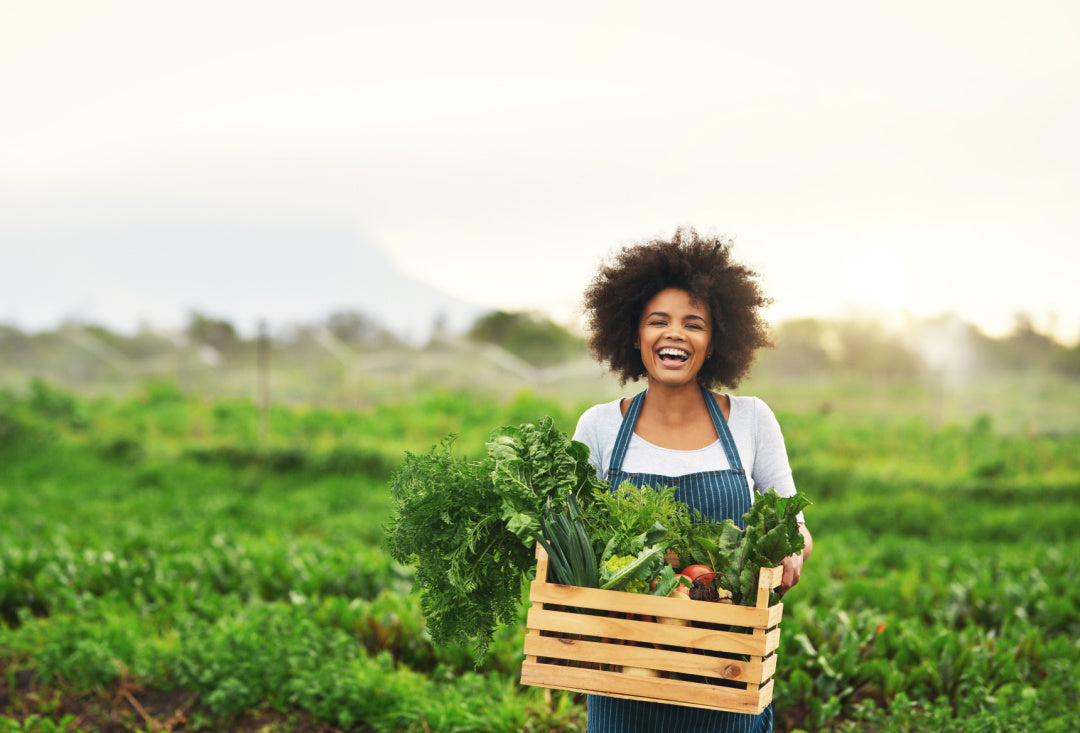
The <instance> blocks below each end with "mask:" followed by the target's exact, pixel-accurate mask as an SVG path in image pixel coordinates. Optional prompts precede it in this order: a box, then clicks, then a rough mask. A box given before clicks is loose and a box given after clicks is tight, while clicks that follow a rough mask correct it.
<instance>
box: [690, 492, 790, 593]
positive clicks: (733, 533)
mask: <svg viewBox="0 0 1080 733" xmlns="http://www.w3.org/2000/svg"><path fill="white" fill-rule="evenodd" d="M809 504H810V501H809V500H808V499H807V498H806V496H805V495H804V494H801V493H800V494H796V495H795V496H788V497H781V496H780V495H779V494H777V493H776V491H774V490H773V489H771V488H770V489H769V490H768V491H766V492H765V493H764V494H760V495H758V496H757V497H755V498H754V503H753V504H751V505H750V510H749V511H747V512H746V514H744V515H743V516H742V519H743V523H744V524H745V527H744V528H743V529H740V528H739V527H738V526H737V525H736V524H735V523H734V522H732V521H731V520H730V519H728V520H725V521H723V522H719V523H712V522H701V523H698V524H697V525H696V526H695V527H693V528H692V539H691V550H690V557H691V558H692V559H693V560H694V562H700V563H703V564H705V565H708V566H709V567H711V568H712V569H713V570H714V571H715V572H716V584H717V585H719V586H720V587H721V588H725V589H727V590H729V591H731V602H732V603H734V604H736V605H744V606H753V605H754V604H755V602H756V601H757V588H758V577H759V575H760V572H761V569H762V568H774V567H776V566H777V565H779V564H780V563H781V562H783V560H784V558H785V557H787V556H788V555H792V554H794V553H796V552H799V551H800V550H802V549H803V547H804V546H805V543H806V541H805V539H804V538H803V536H802V533H801V532H800V531H799V524H798V519H797V515H798V513H799V512H800V511H802V510H803V509H804V508H805V507H806V506H808V505H809ZM774 594H775V591H774ZM777 600H779V598H778V597H776V596H775V595H773V596H772V597H771V598H770V603H775V602H776V601H777Z"/></svg>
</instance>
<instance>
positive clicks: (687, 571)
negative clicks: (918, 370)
mask: <svg viewBox="0 0 1080 733" xmlns="http://www.w3.org/2000/svg"><path fill="white" fill-rule="evenodd" d="M680 575H685V576H686V577H688V578H690V580H691V581H694V580H697V579H698V578H701V580H702V582H705V583H711V582H712V579H713V576H714V575H716V573H714V572H713V569H712V568H710V567H709V566H708V565H691V566H690V567H687V568H683V570H682V572H681V573H680ZM701 576H706V577H701Z"/></svg>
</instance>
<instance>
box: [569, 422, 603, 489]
mask: <svg viewBox="0 0 1080 733" xmlns="http://www.w3.org/2000/svg"><path fill="white" fill-rule="evenodd" d="M602 408H603V405H593V406H592V407H590V408H589V409H587V410H586V411H585V412H583V413H582V414H581V417H579V418H578V422H577V428H576V429H575V430H574V438H573V439H574V440H576V441H578V442H579V443H584V444H585V445H586V446H588V448H589V463H591V464H592V466H593V468H595V469H596V476H597V478H600V479H603V478H605V474H606V473H607V471H606V470H605V469H604V465H605V463H606V461H605V460H604V459H605V456H604V446H603V441H602V440H601V434H602V433H603V432H604V431H603V430H602V423H603V419H602V418H603V415H602Z"/></svg>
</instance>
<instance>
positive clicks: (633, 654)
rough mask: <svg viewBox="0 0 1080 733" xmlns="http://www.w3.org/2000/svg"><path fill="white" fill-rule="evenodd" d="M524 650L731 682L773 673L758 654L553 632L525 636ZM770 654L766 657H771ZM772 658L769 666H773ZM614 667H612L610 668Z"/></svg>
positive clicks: (754, 680)
mask: <svg viewBox="0 0 1080 733" xmlns="http://www.w3.org/2000/svg"><path fill="white" fill-rule="evenodd" d="M525 654H526V655H528V656H529V657H530V658H536V657H542V658H545V659H561V660H567V661H574V662H580V663H590V664H604V665H615V666H625V667H641V668H644V669H655V670H662V671H665V672H675V673H676V674H688V675H698V676H701V677H715V678H717V679H725V680H728V681H731V682H746V683H754V684H761V683H762V682H765V681H766V680H767V679H768V678H769V677H771V676H772V671H770V672H769V673H768V674H766V669H767V668H766V664H765V663H763V662H762V660H761V659H760V658H758V657H753V658H751V660H750V661H743V660H741V659H729V658H726V657H716V656H709V655H705V654H693V653H688V652H680V651H671V650H667V649H656V648H654V647H651V646H632V645H629V644H601V643H599V642H595V641H586V640H582V639H562V638H559V637H554V636H528V637H526V638H525ZM774 659H775V658H774V657H772V656H771V657H769V660H774ZM775 668H776V664H775V661H772V662H771V663H770V666H769V667H768V669H770V670H775ZM612 671H614V670H612Z"/></svg>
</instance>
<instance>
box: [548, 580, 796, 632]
mask: <svg viewBox="0 0 1080 733" xmlns="http://www.w3.org/2000/svg"><path fill="white" fill-rule="evenodd" d="M529 600H530V601H532V602H534V603H551V604H556V605H561V606H574V607H576V608H590V609H595V610H601V611H616V612H618V613H633V614H640V615H643V616H665V617H668V618H679V619H685V620H688V621H700V622H702V623H711V624H725V625H729V626H745V627H748V628H761V629H768V628H772V627H773V626H776V624H777V623H779V617H780V616H781V615H782V612H783V604H782V603H778V604H776V606H773V607H772V608H755V607H753V606H733V605H731V604H727V603H709V602H706V601H690V602H687V601H686V600H684V599H679V598H664V597H662V596H651V595H648V594H645V593H626V592H624V591H618V590H599V589H597V588H578V587H576V586H571V585H556V584H554V583H540V582H537V581H534V582H533V583H532V585H531V586H530V587H529Z"/></svg>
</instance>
